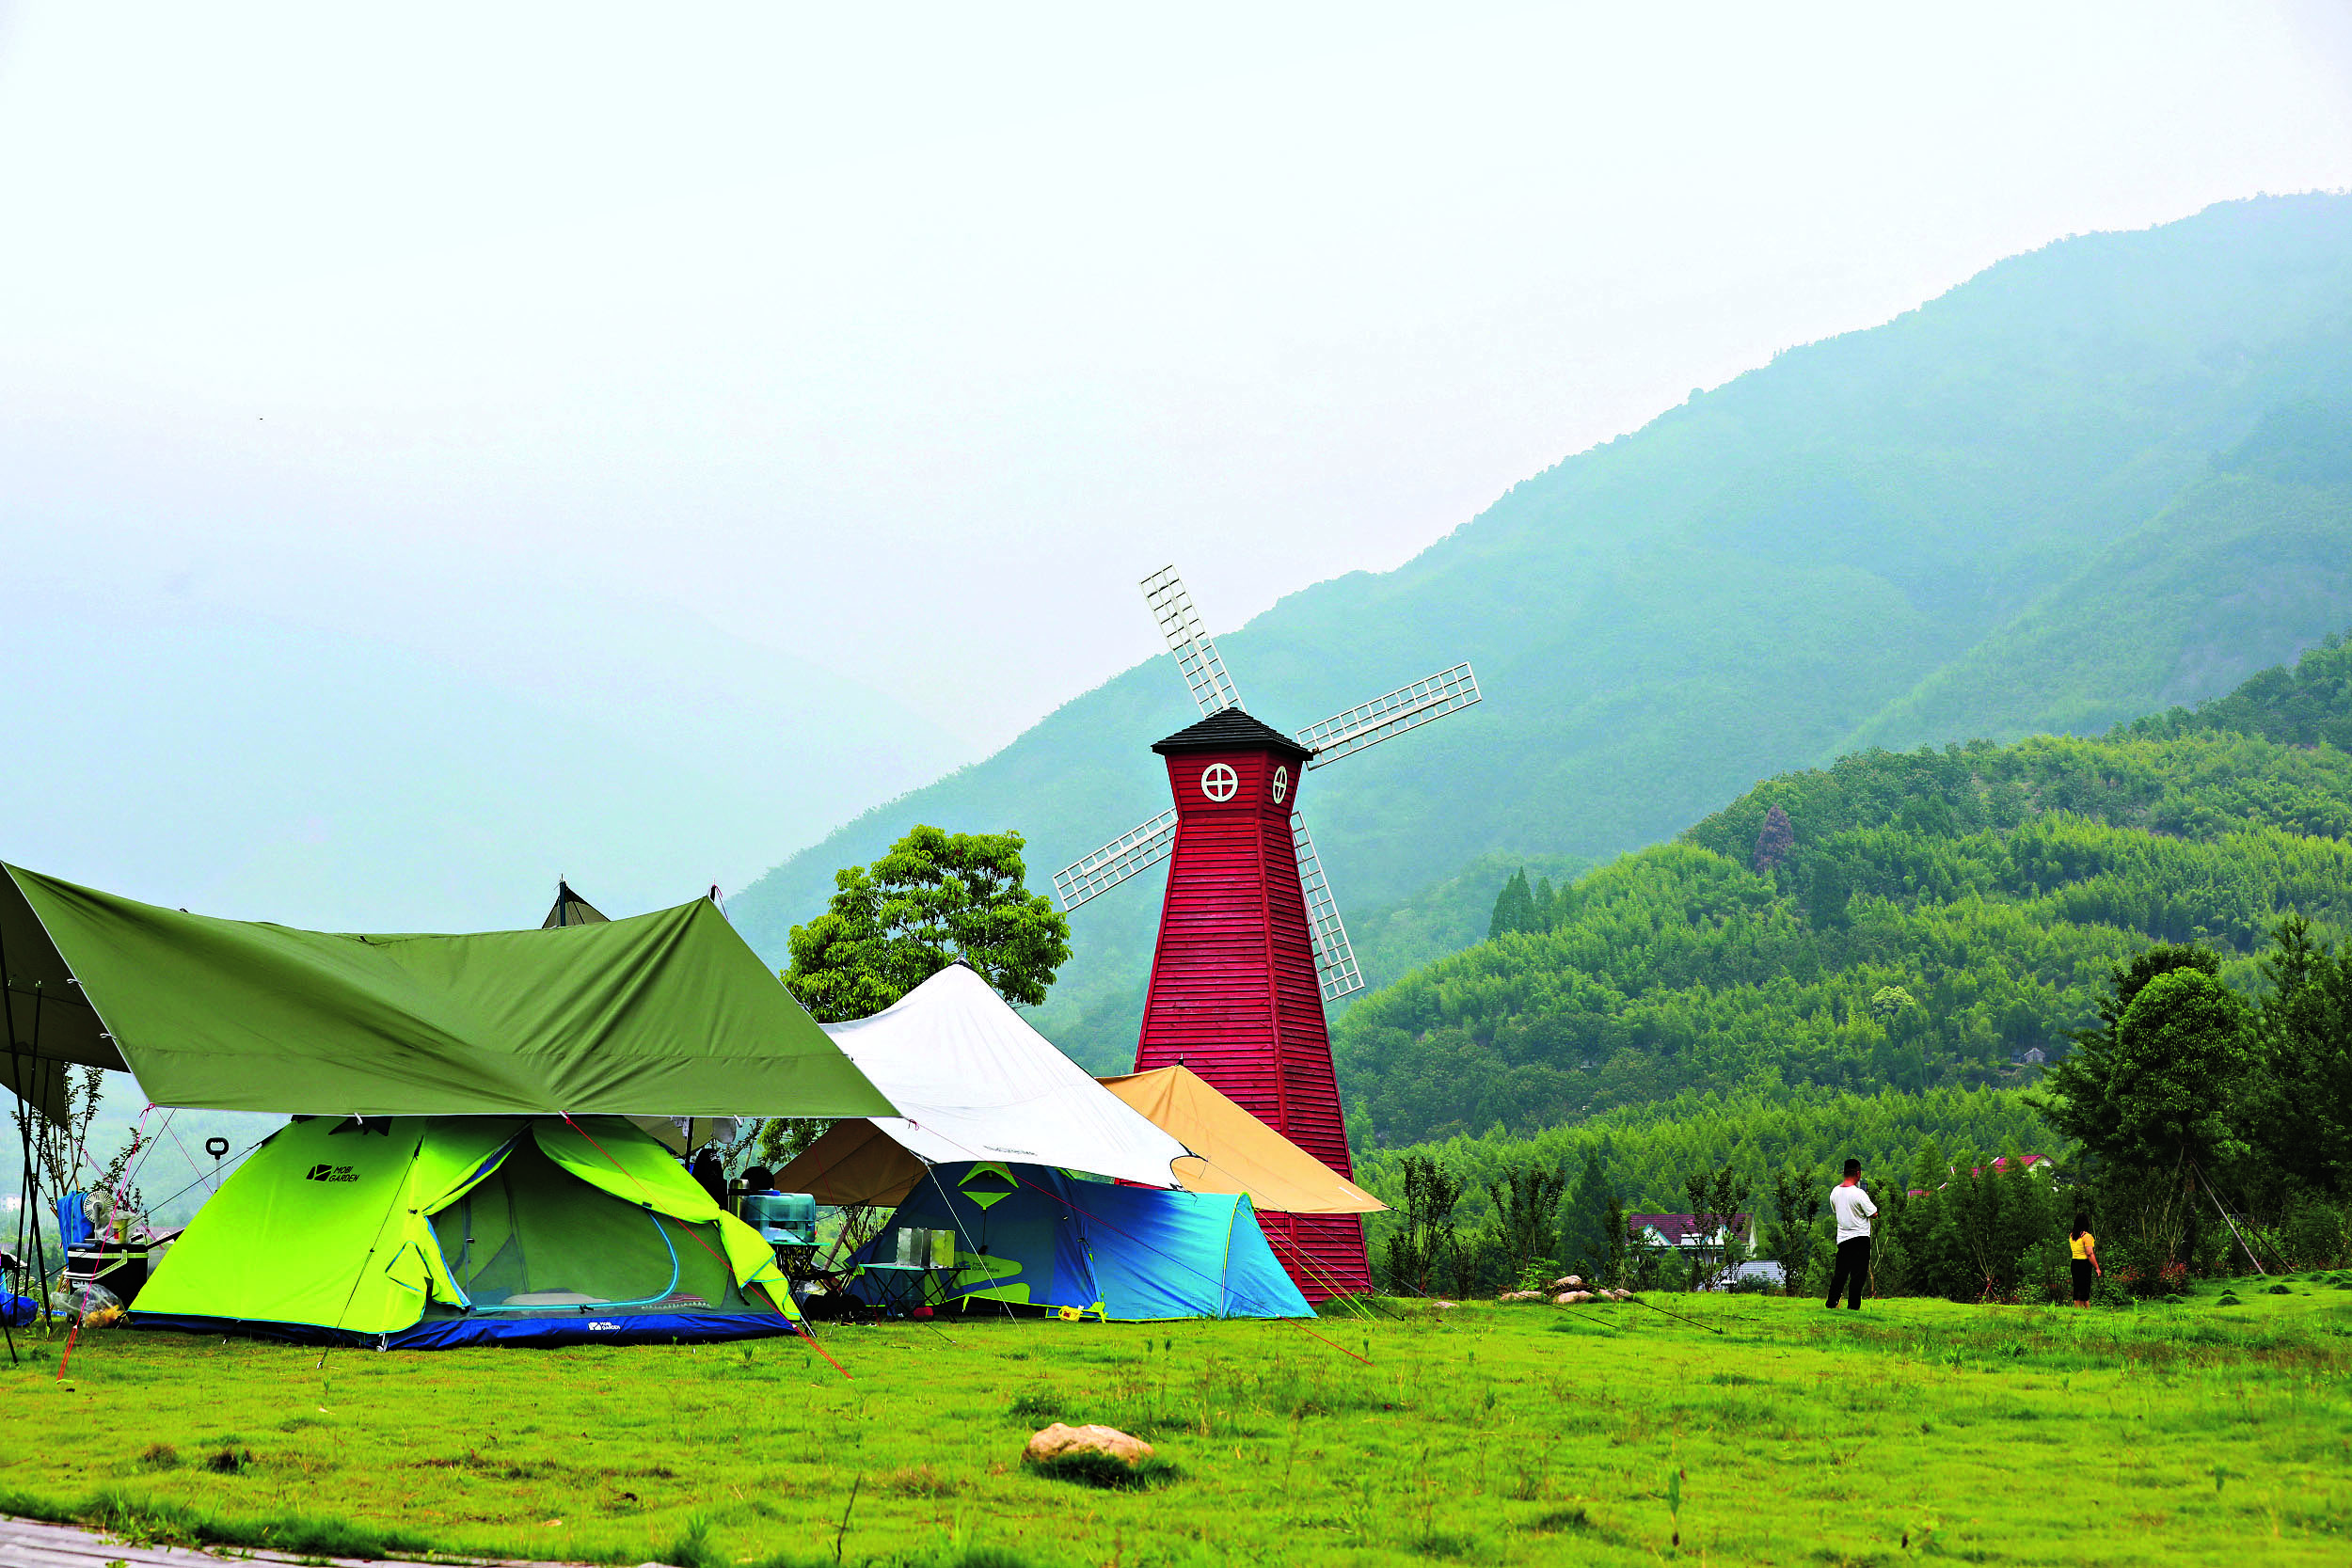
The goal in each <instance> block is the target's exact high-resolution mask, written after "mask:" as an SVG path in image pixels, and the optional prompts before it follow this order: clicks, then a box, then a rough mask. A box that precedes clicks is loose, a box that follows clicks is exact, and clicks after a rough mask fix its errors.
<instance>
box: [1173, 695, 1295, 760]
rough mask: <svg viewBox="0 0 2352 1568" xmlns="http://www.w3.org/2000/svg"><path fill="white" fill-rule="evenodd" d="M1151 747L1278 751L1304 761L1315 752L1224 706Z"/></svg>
mask: <svg viewBox="0 0 2352 1568" xmlns="http://www.w3.org/2000/svg"><path fill="white" fill-rule="evenodd" d="M1152 750H1153V751H1155V752H1159V753H1160V755H1162V756H1168V755H1171V754H1172V753H1174V752H1279V753H1281V754H1282V755H1285V756H1290V757H1295V758H1296V759H1297V760H1298V761H1300V762H1305V761H1306V760H1307V759H1308V758H1310V757H1311V756H1313V755H1314V752H1311V751H1309V750H1308V749H1307V748H1306V747H1304V746H1301V745H1300V744H1299V743H1298V742H1297V741H1295V740H1293V739H1292V738H1291V737H1290V736H1286V735H1284V734H1283V733H1282V732H1281V731H1280V730H1278V729H1276V728H1274V727H1273V726H1272V725H1270V724H1262V723H1260V722H1259V721H1257V720H1255V719H1252V718H1250V717H1249V715H1248V714H1246V713H1244V712H1243V711H1242V710H1241V709H1239V708H1237V707H1229V708H1221V709H1219V710H1218V711H1217V712H1216V713H1212V714H1210V715H1209V716H1208V717H1207V718H1206V719H1203V720H1201V721H1200V722H1199V723H1198V724H1195V725H1193V726H1192V727H1191V728H1189V729H1183V730H1178V731H1177V732H1176V733H1175V734H1174V735H1171V736H1168V738H1167V739H1166V740H1161V741H1155V742H1153V744H1152Z"/></svg>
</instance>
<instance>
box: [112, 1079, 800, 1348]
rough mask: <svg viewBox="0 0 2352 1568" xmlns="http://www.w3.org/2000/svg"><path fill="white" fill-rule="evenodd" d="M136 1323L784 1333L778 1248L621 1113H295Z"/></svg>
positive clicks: (408, 1332)
mask: <svg viewBox="0 0 2352 1568" xmlns="http://www.w3.org/2000/svg"><path fill="white" fill-rule="evenodd" d="M132 1321H133V1322H134V1323H136V1324H137V1325H138V1326H139V1327H141V1328H163V1329H183V1330H188V1331H191V1332H197V1333H213V1334H223V1333H232V1332H233V1333H244V1334H251V1335H256V1336H260V1337H262V1338H279V1339H294V1340H301V1341H309V1342H313V1343H317V1342H326V1343H335V1342H350V1341H355V1340H358V1341H362V1342H373V1343H375V1344H378V1345H381V1346H384V1347H386V1348H392V1349H437V1348H441V1347H445V1346H453V1345H470V1344H498V1343H508V1344H564V1343H582V1342H585V1343H601V1344H625V1343H629V1342H632V1341H646V1340H651V1341H656V1342H661V1343H667V1342H671V1341H675V1340H682V1339H733V1338H745V1337H747V1336H756V1335H765V1334H788V1333H792V1332H795V1331H796V1330H797V1329H798V1327H799V1323H800V1314H799V1312H798V1311H797V1310H796V1309H795V1308H794V1307H793V1306H792V1297H791V1294H790V1292H789V1291H787V1288H786V1285H785V1279H784V1275H783V1274H782V1272H781V1271H779V1270H778V1269H777V1267H776V1259H775V1254H774V1252H773V1250H772V1249H771V1248H770V1246H769V1245H768V1243H766V1242H764V1241H762V1240H761V1239H760V1236H759V1233H758V1232H757V1231H755V1230H754V1229H753V1228H752V1227H750V1226H748V1225H746V1224H744V1223H743V1222H742V1221H741V1220H739V1219H737V1218H736V1217H735V1216H734V1215H732V1214H730V1213H727V1212H724V1211H723V1210H722V1209H721V1208H720V1207H719V1206H718V1205H717V1204H716V1203H714V1202H712V1201H711V1198H710V1196H709V1195H708V1194H707V1193H705V1192H704V1191H703V1190H702V1188H700V1187H699V1186H697V1185H695V1184H694V1181H693V1180H692V1179H691V1177H689V1176H688V1175H687V1174H686V1173H685V1171H683V1170H681V1169H680V1168H679V1167H678V1163H677V1162H676V1161H675V1160H674V1159H672V1158H671V1157H670V1155H669V1152H668V1151H667V1150H666V1149H664V1148H661V1146H660V1144H658V1143H656V1142H654V1140H653V1139H651V1138H650V1137H648V1136H646V1134H645V1133H644V1132H642V1131H641V1130H639V1129H638V1128H636V1127H634V1126H632V1125H631V1124H630V1123H629V1122H628V1121H626V1120H624V1119H623V1118H621V1117H578V1118H570V1119H566V1118H561V1117H389V1118H382V1119H376V1120H371V1121H360V1120H358V1118H355V1117H343V1118H337V1117H307V1118H304V1119H300V1120H297V1121H295V1122H294V1124H293V1125H292V1126H290V1127H286V1128H283V1129H280V1130H279V1131H278V1132H277V1133H275V1134H273V1135H272V1136H271V1138H270V1139H269V1141H268V1142H266V1143H264V1144H263V1145H262V1147H261V1148H259V1149H257V1150H256V1151H255V1152H254V1154H253V1156H252V1158H250V1159H248V1160H247V1161H246V1163H245V1164H243V1165H241V1166H239V1167H238V1168H237V1171H236V1174H234V1175H233V1176H231V1177H230V1179H229V1180H228V1181H227V1182H225V1183H224V1184H223V1185H222V1187H221V1189H220V1191H219V1193H218V1194H216V1195H215V1196H214V1197H213V1199H212V1200H211V1201H210V1202H208V1203H206V1204H205V1205H204V1208H203V1211H202V1212H199V1214H198V1215H197V1217H196V1219H195V1221H194V1222H193V1223H192V1224H190V1225H189V1227H188V1228H187V1231H186V1233H185V1234H184V1235H183V1236H182V1237H181V1238H180V1240H179V1241H178V1242H177V1243H173V1245H172V1248H171V1251H170V1253H169V1254H168V1255H167V1257H166V1258H165V1259H164V1262H163V1265H162V1267H161V1268H160V1269H158V1270H157V1271H156V1275H155V1278H154V1279H153V1280H152V1281H151V1283H150V1284H149V1285H148V1287H147V1288H146V1289H145V1290H144V1291H140V1292H139V1297H138V1302H137V1305H136V1307H135V1312H134V1315H133V1320H132Z"/></svg>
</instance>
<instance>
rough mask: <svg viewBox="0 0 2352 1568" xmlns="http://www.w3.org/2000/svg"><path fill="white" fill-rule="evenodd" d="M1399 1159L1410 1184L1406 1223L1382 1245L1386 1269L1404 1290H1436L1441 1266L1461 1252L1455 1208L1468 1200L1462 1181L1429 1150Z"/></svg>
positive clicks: (1397, 1289) (1427, 1292)
mask: <svg viewBox="0 0 2352 1568" xmlns="http://www.w3.org/2000/svg"><path fill="white" fill-rule="evenodd" d="M1398 1164H1399V1167H1400V1174H1401V1175H1402V1177H1403V1178H1404V1186H1405V1203H1404V1206H1403V1212H1402V1213H1401V1214H1400V1215H1399V1218H1400V1219H1401V1220H1402V1221H1403V1224H1401V1225H1400V1226H1399V1227H1397V1228H1396V1229H1394V1230H1392V1231H1391V1232H1390V1234H1389V1239H1388V1244H1387V1245H1386V1246H1385V1247H1383V1248H1382V1249H1381V1256H1380V1265H1381V1272H1383V1273H1384V1274H1386V1275H1388V1279H1389V1289H1390V1290H1391V1291H1394V1292H1395V1293H1397V1294H1398V1295H1419V1296H1425V1295H1430V1294H1432V1293H1434V1292H1433V1291H1432V1287H1433V1286H1434V1285H1435V1284H1436V1282H1437V1278H1438V1270H1439V1269H1441V1268H1443V1267H1445V1266H1446V1265H1448V1264H1449V1263H1454V1261H1455V1259H1457V1258H1458V1257H1459V1249H1458V1248H1457V1246H1456V1245H1455V1242H1454V1205H1456V1204H1457V1203H1459V1202H1460V1201H1461V1200H1462V1181H1461V1179H1460V1178H1459V1177H1457V1176H1455V1175H1454V1173H1453V1172H1451V1171H1449V1170H1448V1169H1446V1167H1445V1165H1444V1164H1443V1163H1442V1162H1440V1161H1438V1160H1435V1159H1432V1158H1430V1157H1429V1156H1428V1155H1426V1154H1407V1155H1406V1156H1404V1158H1403V1159H1401V1160H1400V1161H1399V1162H1398ZM1457 1266H1458V1265H1457Z"/></svg>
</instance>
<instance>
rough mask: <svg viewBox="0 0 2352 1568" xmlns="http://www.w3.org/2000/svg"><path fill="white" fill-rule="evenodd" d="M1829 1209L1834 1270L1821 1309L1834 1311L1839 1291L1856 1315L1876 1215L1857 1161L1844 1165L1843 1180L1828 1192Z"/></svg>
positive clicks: (1859, 1307) (1865, 1276) (1859, 1306)
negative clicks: (1834, 1242)
mask: <svg viewBox="0 0 2352 1568" xmlns="http://www.w3.org/2000/svg"><path fill="white" fill-rule="evenodd" d="M1829 1206H1830V1208H1831V1209H1832V1210H1834V1211H1836V1214H1837V1267H1836V1268H1835V1269H1833V1270H1832V1271H1830V1276H1829V1300H1828V1301H1827V1302H1825V1303H1823V1305H1824V1306H1826V1307H1830V1308H1831V1309H1832V1310H1833V1311H1834V1310H1836V1307H1837V1292H1838V1291H1839V1290H1840V1289H1842V1290H1844V1291H1845V1292H1846V1306H1847V1307H1848V1308H1850V1309H1851V1310H1852V1311H1856V1312H1859V1311H1861V1310H1862V1282H1863V1281H1864V1280H1865V1279H1867V1278H1868V1277H1869V1275H1870V1219H1871V1216H1872V1215H1874V1214H1876V1213H1877V1212H1879V1206H1878V1205H1877V1204H1875V1203H1873V1202H1871V1201H1870V1195H1869V1194H1868V1193H1866V1192H1864V1191H1863V1190H1862V1162H1861V1161H1859V1160H1849V1161H1847V1162H1846V1179H1845V1180H1843V1181H1840V1182H1839V1183H1837V1185H1836V1187H1835V1188H1833V1189H1832V1190H1831V1192H1830V1195H1829Z"/></svg>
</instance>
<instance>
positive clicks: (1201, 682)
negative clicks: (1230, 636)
mask: <svg viewBox="0 0 2352 1568" xmlns="http://www.w3.org/2000/svg"><path fill="white" fill-rule="evenodd" d="M1143 602H1144V603H1145V604H1147V605H1149V606H1151V607H1152V620H1153V621H1154V622H1156V623H1158V625H1159V628H1160V635H1161V636H1163V637H1165V638H1167V639H1168V652H1169V653H1171V654H1174V655H1175V656H1176V667H1177V668H1178V669H1179V670H1182V671H1183V672H1184V684H1185V685H1186V686H1188V687H1190V688H1192V700H1193V701H1194V702H1196V703H1199V704H1200V714H1201V717H1202V718H1207V717H1208V716H1209V715H1210V714H1213V713H1222V712H1224V711H1225V710H1226V709H1227V708H1229V707H1239V706H1241V693H1240V692H1239V691H1237V690H1235V689H1234V688H1233V682H1232V676H1230V675H1228V674H1226V673H1225V661H1224V660H1223V659H1221V658H1219V657H1216V643H1214V642H1212V641H1209V634H1208V633H1207V632H1205V631H1203V630H1201V629H1200V611H1199V610H1195V609H1193V608H1192V595H1191V594H1188V593H1186V592H1185V591H1184V578H1180V577H1178V576H1177V575H1176V568H1175V567H1173V566H1163V567H1161V568H1160V569H1159V570H1158V571H1156V572H1154V573H1152V575H1151V576H1150V577H1148V578H1144V579H1143Z"/></svg>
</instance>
